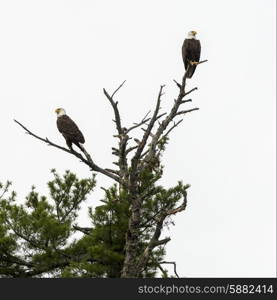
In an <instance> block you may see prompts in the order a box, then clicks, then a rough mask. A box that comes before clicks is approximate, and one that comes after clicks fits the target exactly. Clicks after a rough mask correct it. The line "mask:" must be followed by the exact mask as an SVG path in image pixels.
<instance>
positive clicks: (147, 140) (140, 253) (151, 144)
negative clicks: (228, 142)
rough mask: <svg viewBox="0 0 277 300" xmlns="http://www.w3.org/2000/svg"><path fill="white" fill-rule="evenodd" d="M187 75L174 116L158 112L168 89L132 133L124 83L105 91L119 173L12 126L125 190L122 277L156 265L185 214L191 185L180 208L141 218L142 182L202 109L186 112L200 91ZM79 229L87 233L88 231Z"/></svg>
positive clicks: (169, 208) (139, 272) (145, 196)
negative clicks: (168, 233) (126, 121)
mask: <svg viewBox="0 0 277 300" xmlns="http://www.w3.org/2000/svg"><path fill="white" fill-rule="evenodd" d="M203 62H206V60H205V61H201V62H200V63H199V64H201V63H203ZM186 74H187V72H185V74H184V76H183V78H182V82H181V83H178V82H177V81H175V80H174V81H175V83H176V85H177V88H178V96H177V98H176V99H175V100H174V102H173V104H172V107H171V110H170V111H168V112H161V111H160V110H161V99H162V96H163V92H164V85H162V86H161V87H160V89H159V93H158V96H157V100H156V104H155V109H154V111H153V112H152V114H151V115H150V112H148V113H147V114H146V116H145V117H144V118H143V119H142V120H141V121H139V122H138V123H134V124H133V125H132V126H130V127H124V126H123V125H122V120H121V117H120V111H119V108H118V101H116V100H115V96H116V94H117V93H118V91H119V90H120V89H121V88H122V86H123V85H124V83H125V81H124V82H123V83H122V84H121V85H120V86H119V87H118V88H117V89H116V90H115V91H114V92H113V93H109V92H107V90H106V89H103V92H104V95H105V97H106V98H107V100H108V101H109V103H110V104H111V106H112V108H113V112H114V120H113V121H114V122H115V126H116V131H117V132H116V135H114V137H115V138H116V139H117V147H113V148H112V154H113V155H115V157H116V161H115V162H114V164H115V166H116V168H114V169H112V168H103V167H100V166H98V165H97V164H96V163H95V162H94V161H93V160H92V158H91V155H90V154H89V153H88V152H87V151H85V150H84V151H83V153H80V152H77V151H75V150H70V149H67V148H65V147H62V146H59V145H57V144H55V143H53V142H51V141H50V140H49V139H48V138H42V137H40V136H38V135H36V134H34V133H33V132H32V131H30V130H29V129H27V128H26V127H25V126H24V125H22V124H21V123H20V122H18V121H17V120H14V121H15V122H16V123H17V124H18V125H20V126H21V127H22V128H23V129H24V130H25V131H26V132H27V133H28V134H30V135H31V136H33V137H35V138H36V139H39V140H41V141H42V142H45V143H46V144H48V145H50V146H53V147H56V148H58V149H60V150H62V151H64V152H67V153H69V154H71V155H73V156H75V157H76V158H78V159H80V160H81V161H82V162H83V163H85V164H86V165H87V166H88V167H89V168H90V170H91V171H94V172H97V173H101V174H103V175H105V176H108V177H110V178H112V179H113V180H114V181H115V182H116V184H117V185H118V187H119V189H121V190H124V191H125V193H126V194H127V195H128V202H129V212H130V215H129V221H128V228H127V231H126V241H125V253H124V255H125V259H124V263H123V267H122V271H121V277H140V276H141V274H142V273H143V270H144V269H145V268H146V266H147V264H148V262H149V261H150V260H151V259H152V253H153V250H154V249H155V248H156V247H159V246H164V245H165V244H167V243H168V242H169V241H170V237H165V238H163V239H161V238H160V237H161V233H162V229H163V227H164V226H165V222H166V220H167V219H169V218H170V217H171V216H173V215H175V214H176V213H179V212H181V211H183V210H185V208H186V204H187V193H186V189H187V188H188V187H189V186H188V185H187V186H184V187H183V188H182V191H181V192H182V196H183V197H182V198H183V199H182V201H181V204H179V205H176V203H174V206H172V205H171V206H170V205H169V206H166V205H165V206H162V208H161V209H159V210H157V211H156V212H155V214H154V215H152V216H151V218H149V220H147V221H145V218H144V216H143V204H144V201H145V199H146V198H147V195H145V193H144V191H142V190H141V178H142V174H144V172H145V170H148V171H149V170H150V172H155V170H157V169H158V170H160V169H159V168H160V163H161V157H160V154H161V152H162V151H163V150H164V146H165V144H166V141H167V139H168V136H169V134H170V132H171V131H172V130H173V129H175V128H176V127H177V126H178V125H179V124H180V123H181V122H182V121H183V117H184V116H185V115H186V114H187V113H190V112H193V111H196V110H198V109H199V108H197V107H194V108H190V109H183V108H182V107H183V106H185V105H186V104H187V103H189V102H192V100H191V99H186V96H188V95H190V94H191V93H192V92H194V91H195V90H197V88H196V87H195V88H193V89H190V90H188V91H187V90H186V82H187V80H186V79H187V76H186ZM178 118H179V119H178ZM138 128H141V129H142V130H143V132H144V133H143V136H142V138H141V139H140V140H139V139H137V138H134V137H132V136H131V134H132V133H133V130H135V129H138ZM156 172H157V171H156ZM158 177H161V174H159V176H158ZM149 224H150V225H149ZM150 226H152V231H151V234H152V235H151V237H150V238H149V241H148V242H147V245H143V249H141V247H139V246H138V241H139V240H140V235H141V232H142V230H145V229H147V228H148V227H150ZM79 229H80V231H82V232H84V229H82V228H79ZM88 232H89V228H86V234H88ZM165 263H166V262H164V261H160V262H157V264H158V267H159V269H160V270H161V271H162V272H164V271H163V269H162V267H161V264H165ZM170 263H171V264H174V272H175V274H177V272H176V265H175V263H174V262H170ZM177 276H178V275H177Z"/></svg>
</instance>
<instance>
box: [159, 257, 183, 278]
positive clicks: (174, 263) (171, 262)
mask: <svg viewBox="0 0 277 300" xmlns="http://www.w3.org/2000/svg"><path fill="white" fill-rule="evenodd" d="M160 264H171V265H173V266H174V273H175V275H176V277H177V278H180V277H179V275H178V273H177V268H176V262H175V261H162V262H160Z"/></svg>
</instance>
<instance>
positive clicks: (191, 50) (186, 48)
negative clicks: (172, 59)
mask: <svg viewBox="0 0 277 300" xmlns="http://www.w3.org/2000/svg"><path fill="white" fill-rule="evenodd" d="M200 53H201V45H200V41H199V40H196V39H185V40H184V43H183V46H182V56H183V62H184V65H185V69H186V70H187V78H191V77H192V75H193V73H194V72H195V69H196V64H195V65H190V62H199V60H200ZM188 68H189V70H188Z"/></svg>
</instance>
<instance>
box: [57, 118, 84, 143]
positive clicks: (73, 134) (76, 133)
mask: <svg viewBox="0 0 277 300" xmlns="http://www.w3.org/2000/svg"><path fill="white" fill-rule="evenodd" d="M57 127H58V130H59V132H61V133H62V135H63V136H64V137H65V138H66V139H69V140H70V141H71V142H73V143H74V142H76V143H84V142H85V138H84V136H83V134H82V132H81V131H80V129H79V128H78V126H77V125H76V124H75V122H74V121H73V120H72V119H71V118H70V117H68V116H67V115H64V116H61V117H58V118H57Z"/></svg>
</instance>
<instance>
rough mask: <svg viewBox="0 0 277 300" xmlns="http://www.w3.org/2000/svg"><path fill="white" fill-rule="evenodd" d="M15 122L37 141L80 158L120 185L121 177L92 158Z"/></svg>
mask: <svg viewBox="0 0 277 300" xmlns="http://www.w3.org/2000/svg"><path fill="white" fill-rule="evenodd" d="M14 121H15V122H16V123H17V124H18V125H19V126H21V127H22V128H23V129H24V130H25V131H26V132H27V134H29V135H31V136H33V137H35V138H36V139H38V140H40V141H42V142H44V143H46V144H48V145H50V146H53V147H55V148H58V149H60V150H62V151H65V152H67V153H69V154H71V155H74V156H76V157H77V158H79V159H80V160H81V161H82V162H83V163H85V164H86V165H88V166H89V167H90V168H91V170H92V171H95V172H99V173H102V174H104V175H106V176H108V177H110V178H112V179H114V180H115V181H117V182H119V183H120V182H121V180H120V178H119V176H116V175H114V174H112V173H110V172H108V171H107V170H105V169H102V168H101V167H99V166H97V165H96V164H95V163H94V162H93V161H92V160H91V158H90V160H88V159H85V158H84V157H83V156H82V154H80V153H78V152H76V151H74V150H69V149H66V148H64V147H62V146H59V145H57V144H55V143H53V142H51V141H50V140H49V139H48V138H45V139H44V138H42V137H40V136H38V135H36V134H34V133H33V132H31V131H30V130H29V129H27V128H26V127H25V126H24V125H22V124H21V123H20V122H18V121H17V120H14ZM86 154H88V153H86ZM89 157H90V156H89Z"/></svg>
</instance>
